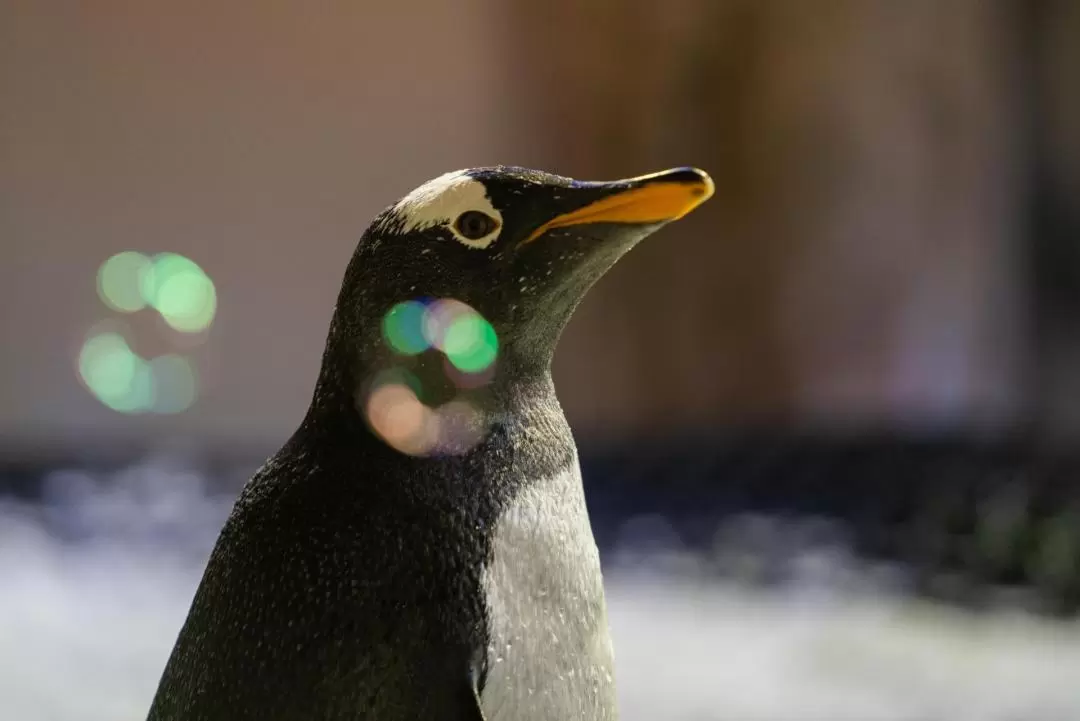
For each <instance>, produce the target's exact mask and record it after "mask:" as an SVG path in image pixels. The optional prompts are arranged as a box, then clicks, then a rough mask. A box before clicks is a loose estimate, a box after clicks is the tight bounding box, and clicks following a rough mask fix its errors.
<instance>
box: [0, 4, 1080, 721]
mask: <svg viewBox="0 0 1080 721" xmlns="http://www.w3.org/2000/svg"><path fill="white" fill-rule="evenodd" d="M1077 38H1080V3H1077V2H1072V1H1071V0H1058V1H1054V0H951V1H950V2H939V1H937V0H918V1H915V2H903V3H901V2H895V1H894V0H820V1H819V2H814V3H810V2H797V1H796V0H671V1H670V2H666V3H656V2H642V1H641V0H619V1H618V2H616V1H615V0H587V1H586V2H581V1H580V0H574V1H571V0H550V1H549V2H547V3H526V2H499V1H497V0H463V1H461V2H456V3H439V2H434V1H433V0H403V1H401V2H395V3H368V2H344V1H341V0H338V1H331V2H325V3H303V4H302V3H280V2H275V3H262V4H258V5H255V4H246V3H232V4H218V3H208V2H189V3H183V4H180V3H173V4H170V5H162V4H148V3H134V2H119V1H117V0H101V1H100V2H96V3H93V4H90V3H61V2H33V1H31V0H5V2H3V3H0V252H2V255H0V259H2V263H0V334H2V337H3V341H4V350H3V353H2V354H0V716H2V717H3V718H5V719H8V718H10V719H22V720H26V721H37V720H38V719H42V720H44V719H56V720H59V721H69V720H70V721H84V720H85V721H92V720H96V719H110V720H124V719H132V720H134V719H140V718H143V717H144V715H145V712H146V709H147V707H148V705H149V701H150V698H151V696H152V694H153V691H154V688H155V686H156V683H157V680H158V677H159V674H160V672H161V668H162V666H163V665H164V662H165V659H166V657H167V655H168V652H169V650H170V649H171V646H172V643H173V641H174V640H175V636H176V632H177V631H178V629H179V626H180V623H181V622H182V620H183V617H184V615H185V613H186V611H187V606H188V603H189V602H190V599H191V596H192V594H193V593H194V590H195V585H196V584H197V582H198V579H199V575H200V573H201V570H202V566H203V564H204V563H205V560H206V555H207V554H208V552H209V549H210V547H211V545H212V544H213V541H214V538H215V536H216V533H217V531H218V529H219V528H220V524H221V522H222V521H223V520H224V517H225V515H226V514H227V513H228V510H229V507H230V504H231V502H232V499H233V498H234V497H235V494H236V493H237V491H238V490H239V488H240V486H241V484H242V483H243V481H244V480H245V479H246V478H247V476H248V475H249V474H250V473H251V472H252V471H253V470H254V469H255V468H256V467H257V466H258V465H259V464H260V463H261V462H262V461H263V460H264V459H265V458H266V457H267V456H268V455H270V454H272V453H273V452H274V451H275V450H276V449H277V447H278V446H279V445H280V444H281V443H282V442H283V441H284V440H285V439H286V438H287V437H288V435H289V434H290V433H291V432H292V430H293V429H294V428H295V426H296V424H297V423H298V422H299V420H300V418H301V417H302V415H303V413H304V411H305V410H306V407H307V404H308V402H309V400H310V394H311V391H312V389H313V387H314V382H315V377H316V373H317V370H318V363H319V359H320V355H321V353H322V349H323V343H324V340H325V334H326V330H327V327H328V323H329V319H330V314H331V311H332V307H333V303H334V300H335V298H336V294H337V292H338V289H339V283H340V280H341V277H342V274H343V272H344V267H345V264H346V262H347V261H348V259H349V257H350V255H351V253H352V250H353V248H354V245H355V242H356V241H357V239H358V238H359V236H360V233H361V232H362V231H363V229H364V228H365V227H366V226H367V224H368V222H369V221H370V219H371V217H372V216H373V215H374V214H375V213H376V212H378V211H379V210H380V209H382V208H383V207H384V206H386V205H387V204H389V203H391V202H392V201H394V200H395V199H396V198H398V197H399V196H401V195H403V194H404V193H406V192H408V191H409V190H410V189H412V188H413V187H415V186H417V185H419V184H420V183H422V182H424V181H425V180H427V179H429V178H431V177H433V176H436V175H439V174H441V173H443V172H446V171H448V170H452V169H456V168H461V167H469V166H477V165H488V164H499V163H503V164H514V165H525V166H532V167H538V168H543V169H547V170H551V171H554V172H558V173H560V174H563V175H570V176H573V177H578V178H583V179H611V178H615V177H622V176H627V175H636V174H640V173H643V172H648V171H653V170H658V169H662V168H666V167H670V166H675V165H684V164H685V165H697V166H700V167H702V168H705V169H706V170H708V171H709V172H710V173H711V174H712V176H713V178H714V180H715V181H716V186H717V193H716V196H715V197H714V199H713V200H712V201H710V202H709V203H708V204H706V205H705V206H703V208H702V209H700V210H699V211H697V212H695V213H694V214H692V215H691V216H689V217H688V218H687V219H686V220H685V221H683V222H680V223H679V224H678V225H675V226H672V227H671V228H669V229H667V230H665V231H664V232H663V233H661V234H660V235H658V236H657V237H655V238H653V239H652V240H650V241H649V242H647V243H644V244H643V245H641V246H639V247H638V248H637V249H635V250H634V252H633V253H631V254H630V255H629V256H628V257H626V258H625V259H624V260H623V261H622V262H620V263H619V265H618V267H617V268H615V269H614V270H613V272H612V273H611V274H610V275H609V276H608V277H606V278H605V279H604V280H603V281H602V282H601V283H600V284H599V285H598V286H597V287H596V288H595V289H594V291H593V292H592V293H591V295H590V297H589V298H588V300H587V301H586V302H585V303H584V304H583V306H582V307H581V308H580V310H579V311H578V312H577V314H576V316H575V319H574V320H573V322H572V323H571V325H570V327H569V328H568V330H567V332H566V335H565V337H564V340H563V342H562V344H561V346H560V350H559V354H558V356H557V359H556V368H555V380H556V384H557V387H558V389H559V392H560V398H561V401H562V403H563V406H564V408H565V410H566V413H567V416H568V417H569V419H570V422H571V425H572V426H573V428H574V429H575V433H576V435H577V437H578V442H579V445H580V448H581V453H582V465H583V471H584V475H585V483H586V494H587V496H588V500H589V504H590V509H591V512H592V514H593V522H594V530H595V533H596V536H597V540H598V543H599V544H600V546H601V554H602V557H603V562H604V564H605V567H606V578H607V582H608V589H609V590H608V593H609V602H610V604H611V617H612V624H613V628H614V634H615V643H616V650H617V654H618V677H619V681H620V696H621V703H622V705H623V714H624V718H625V719H627V721H634V720H636V719H656V718H664V719H673V720H681V719H692V720H698V719H702V720H704V719H737V720H739V721H749V720H760V721H774V720H775V721H781V720H785V721H786V720H788V719H792V720H795V719H801V720H804V721H805V720H815V721H816V720H818V719H821V720H824V719H858V720H859V721H892V720H894V719H895V720H901V719H902V720H905V721H908V720H910V721H916V720H918V721H931V720H936V719H950V720H960V719H964V720H972V721H983V720H987V721H996V720H998V719H1001V720H1005V719H1009V720H1014V719H1023V720H1024V721H1041V720H1043V719H1046V720H1049V721H1067V720H1069V719H1080V686H1078V683H1077V681H1078V679H1080V623H1078V621H1077V610H1078V604H1080V455H1077V453H1076V447H1077V445H1076V444H1077V440H1080V403H1077V402H1076V398H1077V397H1078V395H1080V335H1078V334H1077V333H1076V332H1075V331H1076V327H1075V326H1076V318H1077V317H1078V315H1077V314H1078V311H1080V43H1078V42H1077Z"/></svg>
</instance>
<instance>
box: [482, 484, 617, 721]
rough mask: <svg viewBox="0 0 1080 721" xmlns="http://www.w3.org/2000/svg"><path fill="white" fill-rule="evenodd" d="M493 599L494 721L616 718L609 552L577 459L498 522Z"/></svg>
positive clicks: (528, 491)
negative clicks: (604, 564)
mask: <svg viewBox="0 0 1080 721" xmlns="http://www.w3.org/2000/svg"><path fill="white" fill-rule="evenodd" d="M492 550H493V552H492V556H491V559H490V562H489V563H488V565H487V566H486V567H485V569H484V574H483V586H484V593H485V596H486V601H487V606H488V632H489V637H490V644H489V646H488V649H487V662H488V672H487V680H486V683H485V685H484V689H483V692H482V693H481V703H482V706H483V710H484V715H485V717H486V718H487V719H488V721H547V720H549V719H550V720H551V721H555V719H558V720H559V721H575V720H576V719H582V720H583V721H584V720H586V719H588V720H589V721H604V720H611V719H614V718H615V715H616V713H615V686H614V679H613V676H614V669H613V654H612V646H611V638H610V636H609V634H608V621H607V611H606V607H605V603H604V589H603V583H602V577H601V573H600V556H599V553H598V551H597V548H596V542H595V540H594V539H593V535H592V529H591V527H590V525H589V518H588V515H587V512H586V508H585V498H584V493H583V491H582V487H581V476H580V471H579V470H578V468H577V466H576V464H575V466H574V467H573V468H570V469H567V470H566V471H565V472H563V473H561V474H559V475H558V476H556V477H554V478H550V479H545V480H544V481H541V482H536V483H534V484H532V485H530V486H529V487H527V488H525V489H524V490H523V491H521V493H519V495H518V496H517V498H516V499H515V500H514V502H513V503H512V504H511V506H510V507H509V508H508V509H507V511H506V512H505V513H504V514H503V516H502V517H501V518H500V519H499V521H498V523H497V524H496V527H495V535H494V539H493V546H492Z"/></svg>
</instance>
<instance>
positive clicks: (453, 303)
mask: <svg viewBox="0 0 1080 721" xmlns="http://www.w3.org/2000/svg"><path fill="white" fill-rule="evenodd" d="M475 313H476V311H475V310H473V309H472V308H471V307H470V306H468V305H466V304H465V303H462V302H461V301H460V300H456V299H454V298H440V299H438V300H435V301H433V302H432V303H431V304H430V305H428V306H427V308H426V312H425V314H424V337H425V338H427V340H428V343H430V344H431V346H432V347H433V348H438V349H439V350H440V351H443V352H444V353H445V352H446V349H445V348H444V345H443V344H444V341H445V339H446V331H447V330H448V329H449V328H450V326H451V325H453V323H454V321H455V320H457V319H458V318H461V317H463V316H467V315H472V314H475Z"/></svg>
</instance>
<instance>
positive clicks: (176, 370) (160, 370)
mask: <svg viewBox="0 0 1080 721" xmlns="http://www.w3.org/2000/svg"><path fill="white" fill-rule="evenodd" d="M150 377H151V378H152V379H153V384H154V400H153V410H154V411H155V412H156V413H166V414H169V413H182V412H184V411H186V410H187V409H188V408H190V407H191V405H192V404H193V403H194V402H195V397H196V395H197V390H198V378H197V376H196V375H195V369H194V368H193V367H192V365H191V362H190V361H189V360H188V359H187V358H184V357H183V356H180V355H175V354H168V355H163V356H158V357H157V358H154V359H153V360H151V361H150Z"/></svg>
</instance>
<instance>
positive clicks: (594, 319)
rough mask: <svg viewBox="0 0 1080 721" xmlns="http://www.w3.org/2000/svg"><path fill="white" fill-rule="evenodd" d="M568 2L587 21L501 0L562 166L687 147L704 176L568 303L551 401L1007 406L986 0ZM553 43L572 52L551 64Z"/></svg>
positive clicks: (917, 415)
mask: <svg viewBox="0 0 1080 721" xmlns="http://www.w3.org/2000/svg"><path fill="white" fill-rule="evenodd" d="M585 5H587V6H588V10H587V14H591V19H593V20H595V21H597V24H596V25H594V24H593V23H586V22H574V18H575V17H576V16H577V14H578V13H579V12H581V6H582V3H579V2H571V1H570V0H563V1H562V2H555V3H548V4H545V6H544V8H543V9H542V10H541V9H540V8H539V7H536V6H531V5H525V4H521V5H518V6H516V7H517V9H518V28H519V32H520V37H521V41H522V42H523V43H524V44H526V45H527V46H528V47H529V50H530V52H526V53H525V56H526V57H528V58H535V61H534V62H531V63H529V70H530V72H531V75H530V82H527V83H522V84H521V85H520V86H519V87H520V88H521V92H520V94H519V101H518V102H519V103H520V104H522V105H524V106H525V107H527V108H528V111H529V113H528V114H529V115H532V116H534V117H535V118H536V122H535V123H534V124H533V126H532V127H533V131H534V132H536V133H537V134H538V135H540V136H541V137H545V136H546V138H547V142H548V145H547V146H546V147H547V149H548V152H550V153H551V154H552V155H554V156H555V157H557V158H558V164H559V165H561V166H570V167H572V168H573V170H574V171H575V172H578V173H581V174H584V175H601V176H604V175H607V176H610V175H619V174H622V173H628V172H634V171H635V170H636V169H637V168H640V167H642V166H665V165H671V164H677V163H696V164H701V165H702V166H703V167H706V168H708V169H709V170H710V172H712V173H713V175H714V177H715V178H716V181H717V188H718V192H717V195H716V199H715V200H714V201H712V202H710V204H709V205H707V206H705V207H704V208H703V209H702V210H701V211H699V212H697V213H695V214H694V215H693V216H691V217H690V218H688V219H687V220H686V221H685V224H684V225H683V224H681V225H680V227H679V229H678V230H672V231H668V232H666V233H665V234H664V237H663V238H660V239H657V240H656V241H655V242H653V243H650V244H647V246H644V247H642V248H640V249H638V250H635V252H634V254H633V255H632V256H630V257H628V258H627V259H626V260H624V261H623V267H621V268H620V269H619V270H618V272H617V273H615V274H614V276H613V277H611V278H609V279H608V280H606V281H605V284H604V286H603V287H602V288H599V289H598V290H597V292H596V296H597V297H595V298H593V299H592V300H591V301H590V303H589V304H588V305H587V306H585V307H583V308H582V310H581V316H582V317H580V318H579V320H578V322H577V324H576V325H575V326H573V328H572V329H571V332H570V334H569V337H568V339H567V342H566V344H565V348H564V353H565V354H566V355H565V356H564V357H567V358H570V357H572V358H573V361H570V360H567V365H569V364H570V363H571V362H574V363H577V362H587V363H588V364H589V366H588V368H589V370H588V371H586V372H578V373H570V372H567V373H566V374H565V375H566V377H567V379H568V380H567V381H566V382H565V383H564V389H567V388H569V386H570V385H571V384H574V385H573V391H572V392H570V393H567V394H566V395H567V401H566V404H567V406H568V407H569V408H571V409H573V410H575V411H579V412H581V413H583V414H587V415H590V418H591V420H593V421H595V422H596V423H597V424H598V425H599V424H603V425H608V424H610V423H611V422H615V423H619V424H630V425H641V424H649V423H653V422H655V420H656V419H657V418H663V419H676V418H682V417H683V416H685V415H687V414H691V415H693V416H694V417H696V418H698V419H701V420H705V419H721V420H726V421H732V420H739V421H745V420H746V419H755V418H757V419H763V420H776V419H781V420H786V421H791V420H797V421H806V422H813V423H834V422H845V423H856V424H860V425H864V424H867V423H869V424H872V425H881V424H889V425H896V424H900V425H919V426H926V425H928V424H929V425H931V426H938V425H942V424H944V425H950V424H958V425H970V424H975V425H985V426H990V427H994V426H996V425H1002V424H1009V423H1012V422H1013V421H1014V420H1015V418H1016V417H1017V414H1018V412H1019V411H1020V410H1021V408H1020V406H1021V402H1022V400H1023V397H1024V380H1025V378H1024V375H1023V374H1022V371H1023V363H1024V360H1025V358H1024V352H1025V346H1024V343H1026V339H1025V316H1026V309H1025V307H1024V304H1025V297H1026V296H1025V293H1024V290H1025V289H1024V288H1023V284H1024V282H1025V277H1024V275H1023V273H1022V264H1021V261H1022V254H1021V248H1020V241H1021V238H1022V233H1023V231H1024V228H1023V227H1022V226H1021V217H1020V212H1019V211H1021V210H1022V208H1021V207H1020V205H1019V204H1020V203H1022V201H1023V198H1022V195H1021V194H1020V192H1019V191H1020V190H1021V188H1020V187H1019V186H1018V170H1022V167H1021V166H1020V163H1021V162H1022V156H1021V153H1022V151H1023V148H1022V147H1019V146H1020V145H1021V144H1022V142H1023V141H1022V138H1021V137H1020V134H1019V132H1018V131H1019V127H1020V126H1019V124H1018V113H1019V109H1018V108H1017V99H1018V98H1019V97H1020V96H1019V94H1018V92H1017V87H1016V79H1015V78H1014V65H1015V62H1016V57H1017V48H1016V41H1017V38H1016V37H1015V36H1014V34H1012V33H1011V28H1012V27H1013V25H1014V23H1013V20H1014V18H1013V17H1012V16H1011V14H1010V13H1009V12H1007V6H1006V5H1005V4H1004V3H985V2H975V1H971V2H950V3H939V2H931V1H929V0H928V1H926V2H914V3H895V2H891V1H890V0H830V1H829V2H819V3H796V2H786V1H784V0H764V1H763V0H722V1H718V2H710V1H706V0H679V2H677V3H674V4H663V5H662V4H656V3H649V2H644V0H635V1H626V2H623V1H620V2H615V1H614V0H591V1H590V2H588V3H585ZM552 7H555V8H557V9H555V10H554V11H552ZM594 27H602V28H604V30H603V33H602V35H600V36H597V35H595V34H594V32H595V31H594V30H593V28H594ZM559 41H561V42H563V43H564V44H565V45H566V46H567V47H571V48H574V52H572V53H569V54H566V55H562V56H559V57H558V58H555V59H554V60H553V59H552V58H550V57H549V56H548V55H546V54H545V53H544V52H543V48H545V47H551V46H552V45H553V44H555V43H556V42H559ZM600 326H602V327H603V328H604V332H603V333H600V332H596V328H597V327H600ZM579 358H580V359H588V360H587V361H585V360H582V361H579V360H578V359H579ZM626 359H630V360H629V362H627V360H626ZM608 368H612V369H613V372H610V373H609V372H605V371H604V370H603V369H608ZM582 398H589V401H587V402H585V403H587V404H588V405H589V407H588V408H581V407H579V405H577V404H578V403H579V401H581V399H582ZM612 399H614V400H612ZM612 404H614V405H615V406H617V411H615V412H613V409H612V408H611V406H612ZM590 411H591V414H590Z"/></svg>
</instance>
